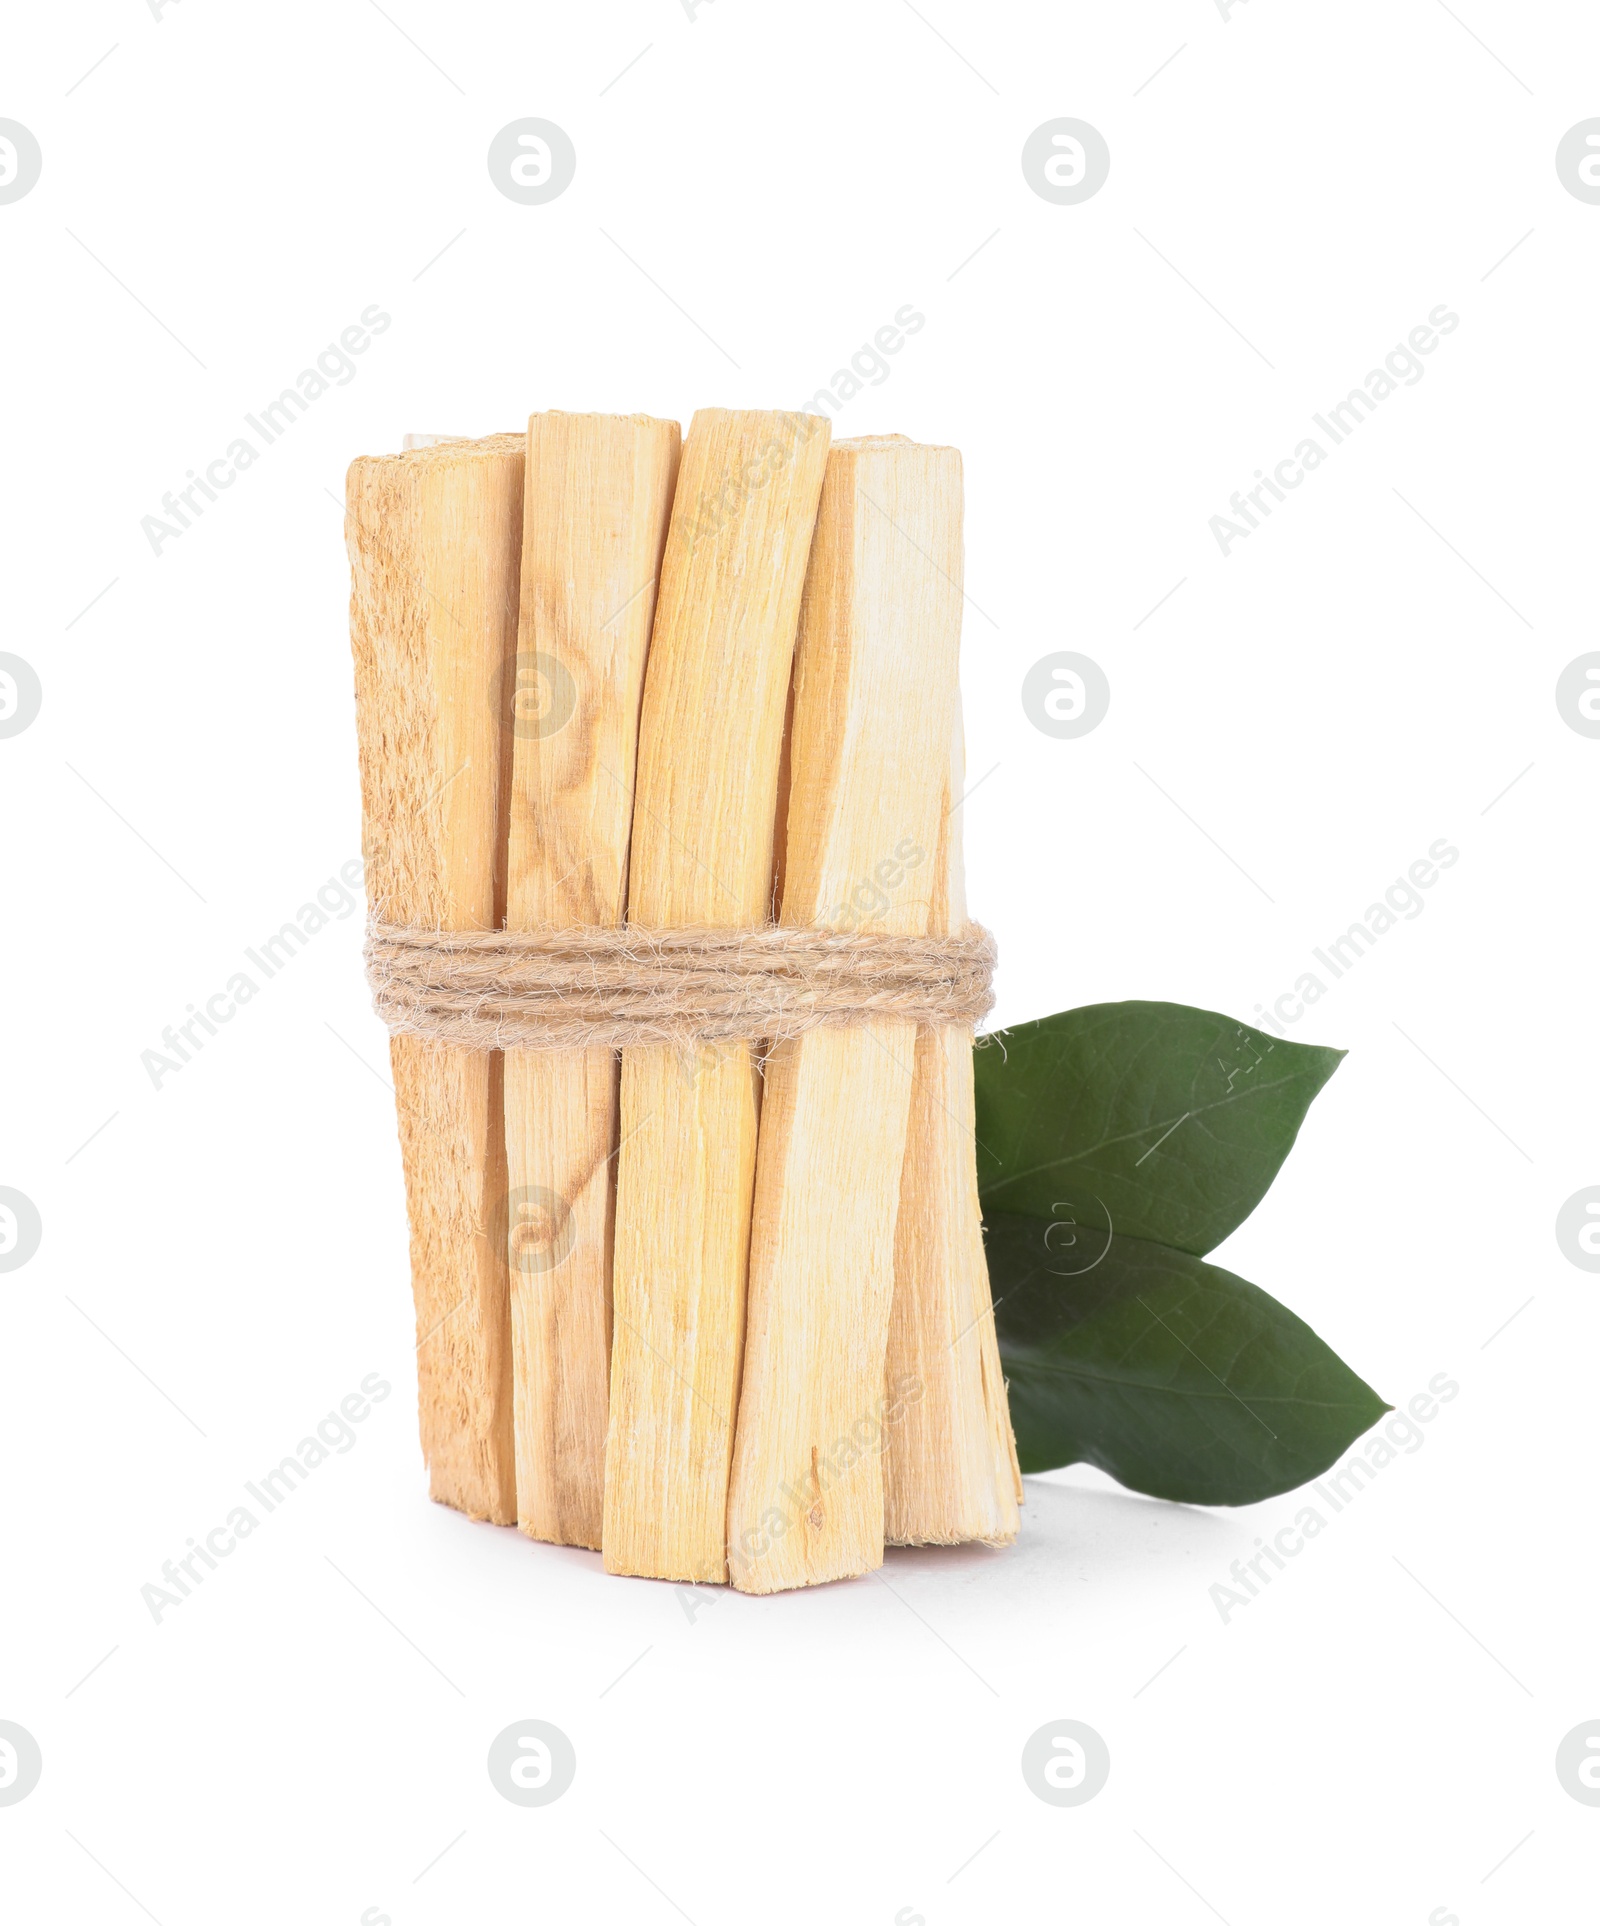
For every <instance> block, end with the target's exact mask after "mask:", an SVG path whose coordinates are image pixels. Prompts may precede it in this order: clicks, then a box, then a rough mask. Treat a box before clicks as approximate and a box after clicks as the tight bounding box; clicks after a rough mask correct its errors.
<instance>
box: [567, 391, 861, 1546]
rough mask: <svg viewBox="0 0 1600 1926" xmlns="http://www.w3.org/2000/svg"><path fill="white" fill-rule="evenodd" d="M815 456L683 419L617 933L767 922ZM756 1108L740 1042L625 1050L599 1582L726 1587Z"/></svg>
mask: <svg viewBox="0 0 1600 1926" xmlns="http://www.w3.org/2000/svg"><path fill="white" fill-rule="evenodd" d="M827 447H828V429H827V423H826V421H825V420H824V419H822V418H820V417H815V416H804V415H801V416H796V415H780V414H757V413H743V412H731V411H728V410H724V409H702V410H701V411H700V412H699V413H697V414H696V415H695V418H694V420H693V422H692V423H691V424H690V428H689V436H688V439H687V441H686V442H685V444H684V449H683V464H682V468H681V470H680V473H679V478H678V488H677V494H676V496H675V499H674V502H673V510H672V525H671V528H670V530H669V532H668V536H667V547H666V554H665V557H664V559H663V562H662V568H661V586H660V592H659V595H658V598H657V605H656V620H655V630H654V634H653V636H652V639H651V645H650V661H649V667H648V670H647V672H646V676H645V697H644V713H643V716H642V718H641V722H640V730H639V774H638V784H637V789H636V794H635V802H634V813H633V855H632V864H631V873H630V880H629V907H628V915H629V920H630V921H631V922H636V923H640V924H646V925H653V926H655V927H657V928H663V927H669V926H672V925H679V926H683V925H692V924H697V925H701V926H705V927H711V928H722V929H741V928H744V927H747V926H749V925H751V924H759V923H762V922H765V921H766V920H767V917H768V915H769V910H770V904H771V891H772V855H773V826H774V821H775V816H776V807H777V784H778V757H779V747H780V739H781V735H782V730H783V717H784V707H785V701H786V698H787V695H788V688H789V671H790V665H791V660H792V656H793V650H794V638H795V627H796V623H797V621H798V619H799V612H800V596H801V590H802V587H803V585H804V582H805V572H806V557H807V553H808V551H809V548H810V544H811V530H812V525H813V523H814V521H815V519H816V512H817V498H818V495H819V493H820V490H821V487H822V475H823V467H824V463H825V460H826V456H827ZM756 1101H757V1093H756V1078H755V1072H754V1066H753V1061H752V1056H751V1051H750V1048H749V1046H748V1045H747V1044H744V1043H736V1044H731V1045H727V1046H723V1047H721V1048H701V1049H696V1050H691V1051H674V1050H670V1049H664V1048H663V1049H642V1048H641V1049H629V1050H625V1051H624V1052H623V1053H622V1116H621V1127H622V1138H621V1149H620V1154H619V1157H618V1174H617V1217H616V1247H615V1262H614V1268H613V1299H614V1313H615V1316H614V1326H613V1334H612V1354H611V1424H610V1429H609V1432H608V1433H607V1438H606V1485H605V1519H604V1551H605V1562H606V1569H607V1570H608V1571H614V1572H635V1573H642V1574H645V1575H648V1576H651V1577H657V1578H692V1579H699V1580H705V1581H710V1582H721V1581H723V1580H725V1579H726V1577H727V1550H726V1540H725V1536H724V1534H725V1529H726V1514H727V1491H728V1466H729V1461H730V1459H731V1457H732V1452H733V1422H734V1406H735V1399H736V1395H737V1388H738V1382H739V1357H740V1348H741V1345H742V1343H743V1337H744V1298H745V1265H746V1260H747V1257H748V1246H749V1231H750V1197H751V1185H752V1181H753V1178H754V1171H755V1146H756Z"/></svg>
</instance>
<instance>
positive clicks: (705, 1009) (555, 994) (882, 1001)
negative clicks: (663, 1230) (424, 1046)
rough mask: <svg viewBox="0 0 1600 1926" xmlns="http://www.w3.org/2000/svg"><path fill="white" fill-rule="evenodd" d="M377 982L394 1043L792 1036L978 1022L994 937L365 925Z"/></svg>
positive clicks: (587, 1044) (535, 1046) (553, 1044)
mask: <svg viewBox="0 0 1600 1926" xmlns="http://www.w3.org/2000/svg"><path fill="white" fill-rule="evenodd" d="M366 955H367V978H368V981H369V982H370V983H371V985H372V994H373V1002H374V1005H375V1007H376V1009H377V1012H378V1015H379V1016H380V1017H382V1019H383V1020H384V1022H385V1023H386V1024H387V1025H388V1026H389V1031H390V1034H391V1035H394V1036H419V1037H432V1038H433V1039H434V1040H435V1041H437V1042H440V1043H451V1044H456V1045H458V1046H460V1047H463V1048H465V1049H469V1050H584V1049H610V1050H616V1049H621V1048H624V1047H625V1046H627V1045H629V1044H642V1043H655V1044H662V1043H664V1044H695V1043H717V1042H720V1041H723V1040H724V1039H728V1038H733V1037H745V1038H749V1039H751V1040H761V1041H767V1042H782V1041H783V1040H785V1039H786V1038H789V1037H797V1036H800V1035H801V1034H802V1033H803V1032H805V1031H807V1030H813V1029H816V1028H818V1027H819V1026H820V1025H823V1024H855V1023H865V1022H868V1021H869V1020H870V1019H871V1018H873V1017H900V1018H904V1019H906V1020H907V1021H909V1022H913V1023H925V1024H945V1023H963V1024H972V1023H976V1022H977V1020H978V1019H979V1018H980V1017H981V1016H983V1015H985V1014H986V1012H987V1011H988V1010H989V1009H990V1007H991V1006H992V1005H993V1002H994V993H993V989H992V987H991V985H992V981H993V976H994V963H995V943H994V938H993V937H992V936H990V934H989V933H988V931H987V930H985V929H982V928H980V927H979V926H978V925H977V924H976V923H969V924H968V925H967V926H966V928H965V929H964V930H963V931H962V932H961V933H960V935H958V936H950V937H943V936H875V935H860V934H855V933H844V932H840V931H837V930H825V929H787V928H783V927H781V926H780V927H773V928H767V929H758V930H701V929H689V930H647V929H635V928H634V927H633V926H632V925H631V924H630V925H625V926H624V927H623V928H621V929H574V930H553V931H546V930H477V931H464V932H457V931H452V930H429V929H408V928H399V927H396V926H395V925H393V924H386V923H377V922H373V923H370V924H369V925H368V928H367V950H366Z"/></svg>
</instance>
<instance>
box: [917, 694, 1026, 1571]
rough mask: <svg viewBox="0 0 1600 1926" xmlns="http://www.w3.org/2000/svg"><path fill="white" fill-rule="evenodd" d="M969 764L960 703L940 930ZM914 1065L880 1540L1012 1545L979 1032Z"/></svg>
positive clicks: (949, 922)
mask: <svg viewBox="0 0 1600 1926" xmlns="http://www.w3.org/2000/svg"><path fill="white" fill-rule="evenodd" d="M964 764H965V756H964V753H963V749H962V740H961V717H960V712H959V710H958V711H957V714H956V719H955V731H954V741H953V745H952V750H951V757H950V777H949V785H948V789H947V792H946V803H945V816H944V827H943V834H942V836H941V838H940V848H939V862H938V872H937V881H938V883H939V885H940V887H939V891H938V895H937V897H936V899H935V904H934V914H933V920H932V923H931V925H930V928H931V931H932V933H933V934H935V935H947V934H948V933H949V932H950V931H951V930H952V929H959V928H960V927H961V926H962V925H963V924H964V923H965V922H966V920H967V899H966V883H965V877H964V870H963V865H962V861H961V817H960V813H959V805H960V797H961V793H962V780H963V772H964ZM916 1064H917V1073H916V1081H915V1084H914V1086H913V1089H912V1096H911V1124H910V1130H909V1132H908V1135H907V1140H906V1158H905V1166H904V1170H903V1173H902V1176H901V1185H900V1213H899V1219H898V1222H897V1224H896V1228H895V1262H894V1273H895V1274H894V1306H893V1310H892V1312H891V1315H890V1319H889V1345H888V1364H887V1369H886V1372H885V1383H886V1386H887V1388H888V1394H889V1395H890V1396H891V1397H898V1399H899V1401H900V1405H901V1410H902V1417H901V1421H900V1423H899V1424H898V1425H895V1426H894V1427H892V1428H891V1429H890V1433H889V1444H888V1449H887V1450H886V1452H885V1454H884V1462H883V1481H884V1538H885V1540H886V1542H887V1543H889V1544H891V1545H956V1544H962V1543H964V1542H966V1541H968V1540H971V1539H979V1540H982V1542H983V1543H985V1544H989V1545H1003V1544H1009V1543H1010V1541H1011V1540H1012V1539H1013V1538H1015V1537H1016V1535H1017V1507H1018V1505H1019V1504H1020V1503H1021V1502H1022V1477H1021V1473H1020V1472H1019V1471H1018V1468H1017V1447H1016V1443H1015V1441H1014V1439H1013V1437H1012V1435H1011V1416H1010V1412H1009V1411H1008V1409H1007V1406H1006V1390H1005V1380H1004V1379H1003V1377H1002V1376H1001V1372H1000V1350H999V1345H998V1343H997V1342H996V1339H995V1329H994V1310H993V1307H992V1305H991V1303H990V1298H989V1270H988V1265H987V1262H986V1260H985V1258H984V1251H983V1224H982V1218H981V1214H980V1212H979V1207H978V1176H977V1163H976V1157H975V1154H974V1147H973V1134H974V1120H973V1106H972V1032H971V1031H970V1030H965V1029H963V1028H961V1027H960V1026H959V1025H955V1024H952V1025H948V1026H947V1027H945V1028H943V1029H937V1030H933V1029H923V1030H919V1031H918V1033H917V1059H916Z"/></svg>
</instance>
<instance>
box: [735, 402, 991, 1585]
mask: <svg viewBox="0 0 1600 1926" xmlns="http://www.w3.org/2000/svg"><path fill="white" fill-rule="evenodd" d="M960 584H961V457H960V455H959V454H957V452H956V451H955V450H954V449H953V448H924V447H919V446H918V445H917V444H916V443H914V442H910V441H905V440H902V439H901V438H900V437H898V436H886V437H882V438H874V439H868V440H863V441H847V442H842V443H840V444H839V445H838V446H837V447H835V448H834V450H833V452H832V454H831V455H830V456H829V458H828V470H827V478H826V480H825V482H824V484H823V490H822V505H821V508H820V510H819V512H818V515H817V532H816V535H815V537H814V538H813V541H812V548H811V566H810V572H809V574H808V575H807V578H806V593H805V602H804V606H803V610H802V615H801V622H800V639H799V643H798V645H797V647H796V652H795V685H794V722H793V727H792V730H791V732H790V739H789V767H790V782H789V802H788V816H787V839H786V844H785V855H784V888H783V905H782V910H781V913H780V917H779V921H780V922H782V923H786V924H796V925H807V924H823V925H828V926H832V927H835V928H845V929H855V930H860V931H875V932H880V933H883V934H888V935H897V936H920V935H923V934H925V933H926V931H927V928H928V917H929V908H930V905H929V895H930V886H931V883H932V871H933V859H932V856H931V855H930V853H929V852H931V851H934V850H936V849H937V848H938V844H939V827H940V817H941V814H942V811H943V809H944V804H945V783H946V767H947V763H948V757H949V743H950V728H951V717H952V713H953V710H954V707H955V702H956V657H957V652H958V649H959V646H960V640H961V586H960ZM915 1044H916V1025H915V1023H914V1022H912V1021H911V1020H910V1019H906V1018H893V1017H885V1018H874V1019H873V1020H872V1021H871V1022H870V1023H867V1024H863V1025H861V1026H859V1027H851V1028H848V1029H830V1028H824V1029H818V1030H812V1031H810V1032H808V1033H807V1034H805V1035H803V1036H801V1037H798V1038H795V1039H793V1040H791V1041H789V1042H786V1043H782V1044H779V1045H778V1046H777V1048H775V1049H774V1051H773V1052H772V1055H771V1057H770V1058H769V1059H768V1063H767V1073H766V1091H765V1095H764V1098H763V1102H762V1111H761V1132H760V1138H759V1142H758V1145H757V1157H756V1188H755V1211H754V1221H753V1224H752V1228H751V1238H750V1292H749V1318H748V1329H747V1336H746V1343H745V1364H744V1384H743V1389H742V1392H741V1394H740V1400H739V1420H738V1434H737V1440H736V1444H735V1449H734V1466H733V1480H732V1484H731V1487H730V1490H729V1498H728V1548H729V1571H730V1575H731V1577H732V1581H733V1583H734V1585H735V1586H737V1587H738V1588H739V1589H740V1590H741V1591H749V1592H773V1591H781V1590H783V1589H785V1588H787V1587H790V1586H795V1585H813V1584H818V1583H820V1582H821V1581H823V1580H825V1579H831V1578H846V1577H850V1576H852V1575H853V1574H856V1573H860V1572H866V1571H871V1570H874V1569H875V1568H876V1567H877V1566H879V1565H881V1564H882V1563H883V1517H884V1512H883V1481H882V1472H881V1459H880V1452H881V1450H882V1448H883V1437H884V1432H885V1429H891V1430H892V1428H893V1423H894V1420H893V1419H892V1418H891V1417H890V1416H889V1410H888V1409H886V1401H885V1398H884V1354H885V1346H886V1343H887V1338H888V1325H889V1305H890V1298H891V1295H892V1292H893V1285H894V1226H895V1215H896V1211H897V1207H898V1204H899V1196H900V1167H901V1164H902V1162H903V1160H904V1155H905V1147H906V1122H907V1115H908V1109H909V1105H910V1101H911V1085H912V1067H913V1054H914V1049H915ZM892 1404H893V1401H891V1404H890V1407H889V1408H890V1409H892Z"/></svg>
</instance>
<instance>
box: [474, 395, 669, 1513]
mask: <svg viewBox="0 0 1600 1926" xmlns="http://www.w3.org/2000/svg"><path fill="white" fill-rule="evenodd" d="M678 444H679V432H678V424H677V423H676V422H675V421H652V420H651V419H650V418H649V416H647V415H564V414H543V415H534V416H533V417H532V418H531V419H530V421H529V423H528V463H527V481H526V493H525V498H524V508H523V542H522V612H521V617H520V620H519V623H518V629H517V680H516V693H515V697H514V701H513V722H512V732H513V736H514V743H513V748H512V784H511V833H510V850H509V855H508V860H507V888H506V927H507V928H508V929H519V930H531V929H571V928H576V927H591V928H592V927H598V926H606V927H613V926H615V925H616V924H618V923H620V922H621V921H622V911H623V901H624V895H625V891H626V883H627V872H628V830H629V823H630V820H631V818H632V814H633V775H634V751H635V746H636V744H637V741H638V732H639V703H640V699H641V696H642V695H643V692H644V665H645V655H646V652H647V650H648V648H649V645H650V623H651V618H652V616H653V614H654V612H655V584H656V576H657V573H658V571H659V569H660V567H661V549H662V544H663V543H664V542H665V540H666V535H667V517H668V515H669V513H670V511H671V508H672V487H673V481H674V478H675V476H676V474H677V469H678ZM505 1077H506V1091H505V1100H506V1113H505V1114H506V1172H507V1181H508V1183H509V1185H510V1195H509V1198H508V1200H507V1206H506V1213H505V1219H504V1221H505V1224H506V1228H507V1234H508V1244H507V1256H508V1259H509V1263H510V1271H511V1336H512V1355H513V1378H514V1383H515V1399H514V1404H515V1413H516V1452H517V1522H518V1524H519V1525H520V1526H521V1527H522V1529H523V1530H524V1531H525V1532H526V1533H527V1534H528V1536H529V1537H530V1538H543V1539H547V1540H549V1541H551V1542H552V1543H554V1544H558V1545H588V1546H591V1547H593V1548H594V1549H596V1550H598V1549H599V1545H600V1520H601V1493H602V1489H603V1485H604V1474H605V1449H606V1386H607V1378H608V1375H609V1371H610V1358H611V1226H612V1207H613V1202H614V1176H615V1173H614V1171H613V1168H612V1156H613V1153H614V1152H615V1150H616V1147H617V1058H616V1052H615V1051H612V1050H607V1049H598V1050H563V1051H552V1050H508V1051H507V1052H506V1058H505Z"/></svg>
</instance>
